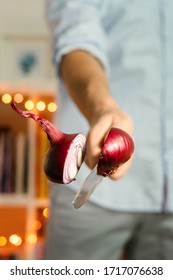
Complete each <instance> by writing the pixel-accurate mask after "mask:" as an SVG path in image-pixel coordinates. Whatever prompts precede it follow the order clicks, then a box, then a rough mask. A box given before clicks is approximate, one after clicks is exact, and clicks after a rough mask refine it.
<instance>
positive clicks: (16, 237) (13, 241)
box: [9, 234, 22, 246]
mask: <svg viewBox="0 0 173 280" xmlns="http://www.w3.org/2000/svg"><path fill="white" fill-rule="evenodd" d="M9 241H10V243H11V244H13V245H15V246H20V245H21V244H22V238H21V237H20V236H19V235H17V234H12V235H10V237H9Z"/></svg>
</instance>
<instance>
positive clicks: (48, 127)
mask: <svg viewBox="0 0 173 280" xmlns="http://www.w3.org/2000/svg"><path fill="white" fill-rule="evenodd" d="M11 107H12V109H13V110H14V111H15V112H17V113H18V114H19V115H21V116H23V117H25V118H31V119H33V120H34V121H36V122H38V123H39V124H40V126H41V128H42V130H43V131H44V132H46V134H47V137H48V140H49V141H50V147H49V149H48V151H47V153H46V155H45V156H44V159H43V169H44V172H45V175H46V176H47V178H48V179H49V180H50V181H52V182H54V183H59V184H68V183H70V182H72V181H73V180H75V176H76V174H75V176H74V177H72V176H71V177H70V176H68V170H65V168H64V166H65V163H66V162H69V161H70V158H71V155H70V152H69V151H70V147H71V145H72V144H73V143H74V141H75V139H77V136H81V137H80V138H82V140H81V141H83V142H82V143H81V146H80V148H81V151H82V152H81V153H82V155H81V161H80V164H79V163H78V161H77V160H76V162H74V164H75V168H76V170H77V172H78V171H79V169H80V166H81V164H82V162H83V160H84V157H85V153H86V137H85V136H84V135H83V134H80V133H79V134H65V133H63V132H61V131H60V130H58V129H57V128H56V127H55V126H54V125H53V124H52V123H51V122H49V121H48V120H46V119H43V118H42V117H40V116H37V115H35V114H33V113H29V112H28V111H23V110H21V109H19V108H17V107H16V105H15V103H14V102H13V101H12V102H11ZM78 144H80V141H78ZM78 146H79V145H78ZM74 148H75V149H74V154H73V156H72V159H73V160H74V159H76V157H77V156H78V154H77V151H78V150H77V147H76V146H75V147H74ZM68 152H69V153H68ZM69 173H70V171H69ZM64 174H65V175H64ZM66 174H67V175H66Z"/></svg>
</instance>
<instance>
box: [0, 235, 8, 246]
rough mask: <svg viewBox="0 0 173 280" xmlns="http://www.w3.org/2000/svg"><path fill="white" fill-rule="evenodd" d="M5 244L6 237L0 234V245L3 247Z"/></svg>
mask: <svg viewBox="0 0 173 280" xmlns="http://www.w3.org/2000/svg"><path fill="white" fill-rule="evenodd" d="M6 244H7V239H6V237H5V236H0V247H3V246H5V245H6Z"/></svg>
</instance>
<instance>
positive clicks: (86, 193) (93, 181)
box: [72, 165, 104, 209]
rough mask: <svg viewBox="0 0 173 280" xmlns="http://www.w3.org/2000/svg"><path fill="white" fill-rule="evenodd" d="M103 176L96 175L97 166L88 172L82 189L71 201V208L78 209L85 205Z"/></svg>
mask: <svg viewBox="0 0 173 280" xmlns="http://www.w3.org/2000/svg"><path fill="white" fill-rule="evenodd" d="M103 178H104V176H102V175H98V174H97V165H96V166H95V167H94V169H93V170H92V171H91V172H90V174H89V175H88V176H87V178H86V179H85V181H84V182H83V184H82V187H81V188H80V190H79V191H78V192H77V194H76V196H75V198H74V200H73V202H72V203H73V206H74V207H75V208H76V209H78V208H80V207H81V206H82V205H83V204H85V203H86V202H87V201H88V199H89V197H90V196H91V194H92V193H93V191H94V190H95V189H96V187H97V186H98V185H99V184H100V183H101V181H102V180H103Z"/></svg>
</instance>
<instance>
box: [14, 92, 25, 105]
mask: <svg viewBox="0 0 173 280" xmlns="http://www.w3.org/2000/svg"><path fill="white" fill-rule="evenodd" d="M14 101H15V102H16V103H21V102H22V101H23V95H22V94H21V93H16V94H15V95H14Z"/></svg>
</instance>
